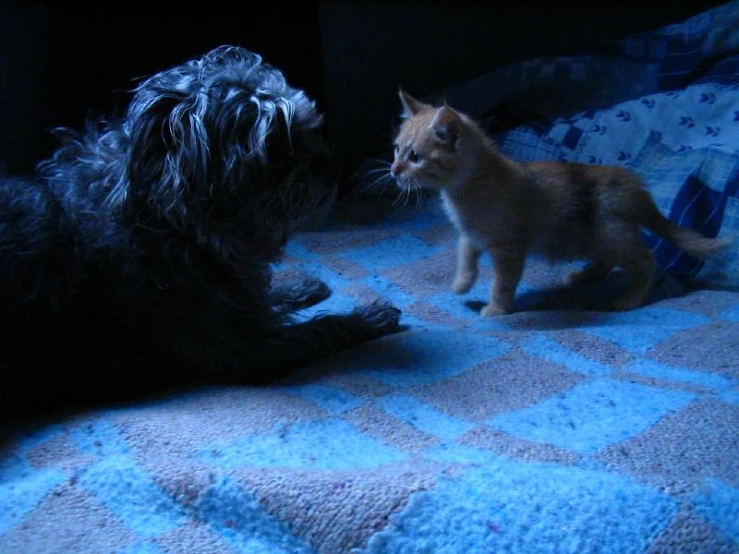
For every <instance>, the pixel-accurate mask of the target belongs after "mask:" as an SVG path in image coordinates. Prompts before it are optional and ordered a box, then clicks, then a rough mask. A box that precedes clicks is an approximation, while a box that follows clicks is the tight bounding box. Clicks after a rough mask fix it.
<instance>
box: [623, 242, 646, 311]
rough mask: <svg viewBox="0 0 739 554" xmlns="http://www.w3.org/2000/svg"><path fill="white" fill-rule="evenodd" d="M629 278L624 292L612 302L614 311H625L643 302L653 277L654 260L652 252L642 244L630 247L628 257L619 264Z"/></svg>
mask: <svg viewBox="0 0 739 554" xmlns="http://www.w3.org/2000/svg"><path fill="white" fill-rule="evenodd" d="M619 265H620V266H621V267H622V268H623V270H624V272H625V273H626V274H627V275H628V276H629V277H630V278H631V280H630V282H629V284H628V286H627V289H626V292H625V293H624V295H623V296H621V297H620V298H617V299H616V300H615V301H614V303H613V309H614V311H627V310H632V309H634V308H637V307H639V306H641V305H642V304H643V303H644V300H645V299H646V297H647V295H648V294H649V291H650V289H651V288H652V281H653V278H654V269H655V262H654V256H653V255H652V252H651V251H650V250H649V249H647V248H646V247H645V246H644V245H643V244H640V247H639V248H638V249H637V248H633V249H630V251H629V257H628V259H625V260H624V261H622V262H621V263H620V264H619Z"/></svg>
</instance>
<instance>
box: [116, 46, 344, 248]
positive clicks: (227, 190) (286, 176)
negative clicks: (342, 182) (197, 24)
mask: <svg viewBox="0 0 739 554" xmlns="http://www.w3.org/2000/svg"><path fill="white" fill-rule="evenodd" d="M124 126H125V128H126V129H127V132H128V133H129V134H130V139H131V148H130V151H129V161H128V169H127V179H125V181H126V182H127V183H126V185H127V186H126V187H118V188H117V190H116V191H114V193H113V194H114V195H120V196H125V197H126V198H125V199H123V198H118V200H125V201H126V203H127V204H128V205H133V206H134V207H135V208H134V210H135V213H142V212H147V213H149V214H151V215H152V217H156V218H158V219H160V220H163V221H164V222H166V224H167V225H171V226H172V227H174V228H176V229H177V230H178V231H179V232H182V233H184V234H186V235H188V236H193V237H195V238H196V240H197V241H198V242H202V243H203V244H208V245H209V246H212V247H214V248H216V249H219V250H221V252H220V253H221V254H222V255H224V256H229V255H234V254H237V253H236V252H233V251H230V250H232V249H233V247H234V245H242V246H245V247H247V248H248V247H251V248H252V249H259V250H262V251H264V252H265V254H267V253H270V252H276V251H279V250H280V249H281V247H282V246H283V245H284V242H285V241H286V240H287V238H288V237H289V235H290V234H291V233H292V232H293V231H295V230H296V229H298V228H300V227H301V226H302V225H304V224H306V223H307V222H308V221H310V220H312V219H313V218H315V217H316V216H319V217H320V215H322V214H325V212H326V211H327V210H328V209H329V207H330V206H331V205H332V203H333V201H334V199H335V196H336V186H337V185H336V183H337V168H336V165H335V164H334V163H333V162H332V160H331V157H330V154H329V151H328V148H327V146H326V144H325V143H324V141H323V138H322V116H321V115H320V114H319V113H318V112H317V110H316V107H315V103H314V102H313V101H311V100H310V99H309V98H308V97H307V96H306V95H305V93H304V92H303V91H302V90H299V89H296V88H293V87H292V86H290V85H289V84H288V83H287V82H286V80H285V77H284V76H283V74H282V72H281V71H279V70H278V69H276V68H275V67H273V66H271V65H269V64H267V63H265V62H264V61H263V60H262V58H261V57H260V56H259V55H258V54H255V53H253V52H250V51H247V50H244V49H243V48H238V47H232V46H223V47H219V48H216V49H215V50H212V51H211V52H208V53H207V54H205V55H204V56H203V57H202V58H200V59H197V60H193V61H190V62H187V63H185V64H183V65H180V66H176V67H173V68H171V69H169V70H166V71H163V72H161V73H158V74H155V75H153V76H152V77H150V78H148V79H146V80H145V81H143V82H142V83H141V84H140V85H139V86H138V87H137V88H136V91H135V95H134V98H133V100H132V102H131V104H130V106H129V109H128V114H127V119H126V122H125V123H124Z"/></svg>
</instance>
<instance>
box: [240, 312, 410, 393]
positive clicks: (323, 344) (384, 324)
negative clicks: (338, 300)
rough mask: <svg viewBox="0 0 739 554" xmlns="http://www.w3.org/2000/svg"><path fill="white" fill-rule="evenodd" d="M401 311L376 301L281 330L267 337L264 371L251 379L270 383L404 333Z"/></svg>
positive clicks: (264, 345) (264, 344)
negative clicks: (337, 354)
mask: <svg viewBox="0 0 739 554" xmlns="http://www.w3.org/2000/svg"><path fill="white" fill-rule="evenodd" d="M400 315H401V311H400V310H399V309H397V308H395V307H394V306H392V305H390V304H388V303H386V302H383V301H379V300H378V301H375V302H373V303H371V304H368V305H366V306H361V307H358V308H356V309H355V310H353V311H352V312H349V313H348V314H328V315H321V316H317V317H314V318H312V319H310V320H308V321H305V322H302V323H295V324H291V325H287V326H285V327H281V328H280V329H279V331H277V332H275V333H274V334H270V336H268V337H265V340H264V343H263V344H262V346H263V348H264V349H265V351H264V352H263V354H264V355H265V356H266V360H265V361H266V363H265V364H264V366H265V370H266V371H265V372H264V375H262V376H252V377H254V378H256V380H261V381H263V382H269V381H272V380H274V379H277V378H279V377H281V376H284V375H287V374H289V373H290V372H292V371H293V370H296V369H299V368H300V367H302V366H304V365H307V364H308V363H310V362H312V361H314V360H316V359H319V358H323V357H326V356H329V355H331V354H334V353H336V352H339V351H341V350H345V349H348V348H351V347H354V346H358V345H360V344H362V343H365V342H368V341H370V340H372V339H376V338H379V337H381V336H384V335H389V334H392V333H397V332H398V331H401V330H402V326H401V325H400Z"/></svg>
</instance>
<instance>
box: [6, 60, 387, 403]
mask: <svg viewBox="0 0 739 554" xmlns="http://www.w3.org/2000/svg"><path fill="white" fill-rule="evenodd" d="M59 135H60V139H61V145H60V147H59V149H58V150H57V151H56V153H55V154H54V155H53V156H52V157H51V158H50V159H48V160H46V161H44V162H42V163H41V164H40V165H39V168H38V169H39V171H38V176H37V177H35V178H34V179H32V180H28V179H18V178H12V177H4V178H3V179H2V182H0V268H1V269H2V275H1V279H2V280H1V281H0V308H1V309H2V312H0V356H1V358H0V360H1V361H0V364H2V368H1V370H0V412H3V413H4V415H6V416H7V415H12V414H16V415H17V414H19V413H29V412H33V413H35V412H38V411H39V410H41V409H44V408H49V407H58V406H61V405H66V404H70V403H75V404H76V403H78V402H90V401H92V402H101V401H105V400H106V399H109V398H122V397H126V396H127V395H129V394H134V393H137V392H138V391H140V390H147V389H150V388H152V387H158V386H162V385H170V384H179V383H182V382H187V383H191V384H198V383H233V384H264V383H270V382H273V381H274V380H275V379H278V378H280V377H282V376H285V375H287V374H289V373H290V372H292V371H294V370H296V369H298V368H300V367H301V366H303V365H305V364H306V363H308V362H309V361H311V360H314V359H316V358H318V357H322V356H326V355H328V354H330V353H332V352H336V351H338V350H341V349H345V348H350V347H352V346H355V345H358V344H360V343H362V342H365V341H368V340H371V339H373V338H376V337H380V336H382V335H384V334H387V333H392V332H396V331H398V330H399V325H398V320H399V316H400V312H399V310H397V309H396V308H394V307H392V306H390V305H388V304H386V303H383V302H376V303H374V304H371V305H368V306H364V307H361V308H357V309H356V310H355V311H354V312H351V313H347V314H327V315H322V316H319V317H316V318H314V319H311V320H307V321H298V320H295V318H292V317H291V313H292V312H294V311H296V310H298V309H300V308H302V307H306V306H309V305H312V304H315V303H317V302H320V301H321V300H323V299H325V298H326V297H328V295H329V294H330V291H329V290H328V287H327V286H326V285H325V284H323V283H321V282H320V281H317V280H311V279H310V278H303V279H300V280H298V281H293V282H287V283H284V284H282V285H273V284H272V275H271V265H270V264H271V263H272V262H275V261H277V260H279V258H280V255H281V253H282V249H283V247H284V245H285V242H286V241H287V239H288V237H289V236H290V235H291V233H293V232H294V231H296V230H298V229H299V228H301V225H305V224H307V223H308V222H310V221H312V220H313V218H315V217H317V216H321V214H325V213H326V211H327V210H328V209H329V208H330V206H331V205H332V203H333V202H334V200H335V197H336V181H337V171H336V168H335V165H334V163H333V162H332V160H331V158H330V155H329V152H328V150H327V147H326V145H325V143H324V142H323V139H322V118H321V115H320V114H319V113H317V111H316V108H315V104H314V103H313V102H312V101H311V100H309V99H308V98H307V97H306V95H305V94H304V93H303V91H301V90H298V89H296V88H293V87H291V86H290V85H289V84H288V83H287V82H286V81H285V78H284V76H283V75H282V73H281V71H279V70H278V69H277V68H275V67H272V66H270V65H268V64H267V63H265V62H263V61H262V59H261V57H260V56H259V55H257V54H255V53H252V52H249V51H247V50H244V49H242V48H238V47H227V46H224V47H219V48H216V49H215V50H213V51H211V52H209V53H207V54H205V55H204V56H203V57H202V58H200V59H197V60H193V61H190V62H188V63H185V64H183V65H179V66H177V67H173V68H171V69H169V70H166V71H163V72H161V73H158V74H156V75H153V76H152V77H150V78H148V79H147V80H145V81H143V82H142V83H141V84H140V85H139V86H138V87H137V88H136V89H135V91H134V96H133V99H132V101H131V103H130V105H129V108H128V111H127V113H126V115H125V117H123V118H122V120H120V121H114V122H107V123H106V122H101V123H99V124H90V125H88V127H87V129H86V130H85V132H84V133H81V134H77V133H74V132H70V131H59Z"/></svg>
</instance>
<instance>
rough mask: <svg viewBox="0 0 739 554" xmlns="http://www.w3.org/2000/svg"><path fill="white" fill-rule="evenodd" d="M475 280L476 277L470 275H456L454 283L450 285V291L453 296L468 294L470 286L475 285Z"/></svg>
mask: <svg viewBox="0 0 739 554" xmlns="http://www.w3.org/2000/svg"><path fill="white" fill-rule="evenodd" d="M475 279H477V276H476V275H474V274H471V273H466V274H463V275H457V277H455V279H454V283H452V290H453V291H454V293H455V294H464V293H466V292H469V291H470V289H471V288H472V285H474V284H475Z"/></svg>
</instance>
